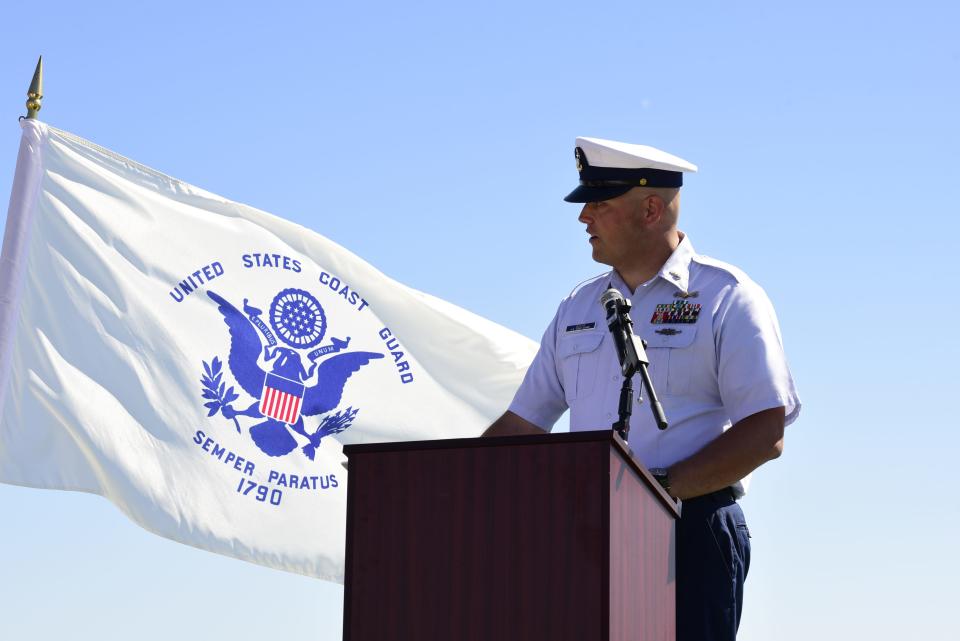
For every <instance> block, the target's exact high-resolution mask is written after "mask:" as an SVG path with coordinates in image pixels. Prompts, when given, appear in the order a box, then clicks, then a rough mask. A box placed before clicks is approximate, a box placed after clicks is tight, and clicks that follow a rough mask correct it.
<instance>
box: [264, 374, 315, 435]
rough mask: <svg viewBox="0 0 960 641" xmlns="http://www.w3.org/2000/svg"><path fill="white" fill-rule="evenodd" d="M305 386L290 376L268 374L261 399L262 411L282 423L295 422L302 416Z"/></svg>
mask: <svg viewBox="0 0 960 641" xmlns="http://www.w3.org/2000/svg"><path fill="white" fill-rule="evenodd" d="M303 390H304V386H303V385H301V384H300V383H298V382H296V381H291V380H290V379H289V378H284V377H282V376H277V375H276V374H267V379H266V380H265V381H264V383H263V397H261V399H260V413H261V414H263V415H264V416H267V417H269V418H272V419H275V420H278V421H280V422H282V423H289V424H291V425H292V424H294V423H296V422H297V419H299V418H300V403H301V401H302V400H303Z"/></svg>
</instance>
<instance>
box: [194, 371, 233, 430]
mask: <svg viewBox="0 0 960 641" xmlns="http://www.w3.org/2000/svg"><path fill="white" fill-rule="evenodd" d="M203 369H204V372H205V373H204V375H203V377H202V378H201V379H200V383H201V384H203V398H205V399H207V400H208V402H207V403H204V404H203V406H204V407H206V408H207V410H209V411H208V412H207V417H208V418H209V417H211V416H213V415H214V414H216V413H217V412H223V415H224V417H228V418H231V419H233V424H234V425H236V427H237V432H240V423H239V422H238V421H237V417H236V415H235V413H234V412H232V411H231V412H230V415H229V416H228V414H227V412H226V411H225V410H233V408H232V407H231V406H230V403H232V402H233V401H235V400H237V399H238V398H240V396H239V395H238V394H236V393H235V392H234V391H233V385H231V386H230V387H227V386H226V383H224V382H223V372H222V371H221V370H222V369H223V363H221V362H220V359H219V358H217V357H216V356H214V357H213V360H212V361H211V362H210V363H207V362H206V361H203Z"/></svg>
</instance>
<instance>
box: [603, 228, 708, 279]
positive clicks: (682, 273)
mask: <svg viewBox="0 0 960 641" xmlns="http://www.w3.org/2000/svg"><path fill="white" fill-rule="evenodd" d="M695 255H696V251H695V250H694V249H693V243H691V242H690V239H689V238H688V237H687V235H686V234H684V233H683V232H680V244H679V245H677V248H676V249H674V250H673V253H672V254H670V257H669V258H668V259H667V262H665V263H664V264H663V267H661V268H660V271H659V272H657V275H656V276H654V277H653V278H651V279H650V280H648V281H647V282H646V283H643V284H642V285H640V287H643V286H644V285H649V284H652V283H653V282H654V281H655V280H656V279H658V278H662V279H663V280H665V281H667V282H668V283H670V284H671V285H673V286H674V287H676V288H677V289H679V290H680V291H682V292H684V293H686V292H687V291H688V288H689V287H690V263H691V261H692V260H693V257H694V256H695ZM610 282H611V283H612V284H613V285H614V286H615V287H616V288H617V289H619V290H620V291H622V292H630V288H629V287H628V286H627V284H626V283H625V282H624V281H623V278H622V277H621V276H620V274H619V272H617V270H616V269H614V270H611V271H610ZM640 287H638V288H637V289H638V290H639V289H640ZM635 293H636V292H630V294H631V295H633V294H635Z"/></svg>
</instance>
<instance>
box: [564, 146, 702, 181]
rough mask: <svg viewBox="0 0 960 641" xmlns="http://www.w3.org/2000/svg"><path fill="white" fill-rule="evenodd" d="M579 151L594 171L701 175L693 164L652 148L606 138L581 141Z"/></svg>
mask: <svg viewBox="0 0 960 641" xmlns="http://www.w3.org/2000/svg"><path fill="white" fill-rule="evenodd" d="M577 147H580V149H582V150H583V153H584V155H585V156H586V157H587V161H588V162H589V163H590V165H591V166H593V167H618V168H621V169H663V170H665V171H689V172H694V173H696V171H697V166H696V165H694V164H693V163H689V162H687V161H686V160H684V159H683V158H680V157H679V156H674V155H673V154H668V153H667V152H665V151H662V150H660V149H657V148H656V147H650V146H648V145H634V144H632V143H629V142H617V141H616V140H604V139H603V138H577Z"/></svg>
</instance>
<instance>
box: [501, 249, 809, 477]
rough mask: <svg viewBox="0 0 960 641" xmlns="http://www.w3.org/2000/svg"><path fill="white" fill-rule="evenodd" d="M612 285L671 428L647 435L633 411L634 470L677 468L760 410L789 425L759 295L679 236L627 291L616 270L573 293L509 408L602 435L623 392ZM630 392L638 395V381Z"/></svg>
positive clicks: (777, 339) (769, 312) (792, 410)
mask: <svg viewBox="0 0 960 641" xmlns="http://www.w3.org/2000/svg"><path fill="white" fill-rule="evenodd" d="M611 285H612V286H613V287H615V288H617V289H618V290H619V291H620V293H621V294H623V296H624V297H625V298H628V299H630V301H631V303H632V305H633V309H632V310H631V318H632V319H633V326H634V333H635V334H636V335H637V336H639V337H640V338H642V339H643V340H645V341H646V342H647V349H646V352H647V357H648V358H649V360H650V365H649V372H650V376H651V379H652V381H653V386H654V389H655V390H656V392H657V396H658V397H659V399H660V402H661V403H662V404H663V408H664V412H665V414H666V416H667V420H668V422H669V423H670V427H668V428H667V429H666V430H664V431H661V430H659V429H657V427H656V424H655V423H654V420H653V417H652V414H651V412H650V409H649V407H648V406H647V404H646V403H642V404H637V403H636V402H635V403H634V406H633V414H632V416H631V419H630V434H629V442H630V447H631V449H632V450H633V451H634V453H635V454H636V455H637V457H638V458H639V459H640V461H641V462H643V464H644V465H646V466H647V467H667V466H669V465H672V464H673V463H675V462H677V461H679V460H682V459H685V458H687V457H688V456H690V455H692V454H693V453H695V452H697V451H698V450H700V449H701V448H702V447H703V446H705V445H706V444H707V443H709V442H711V441H712V440H714V439H715V438H717V437H718V436H720V435H721V434H722V433H723V432H724V431H725V430H727V429H728V428H729V427H730V426H731V425H732V424H734V423H736V422H738V421H740V420H741V419H743V418H746V417H747V416H750V415H751V414H755V413H757V412H760V411H762V410H766V409H771V408H774V407H783V408H784V410H785V413H786V423H787V424H788V425H789V424H790V423H792V422H793V421H794V420H795V419H796V417H797V415H798V414H799V411H800V399H799V398H798V396H797V392H796V389H795V386H794V382H793V378H792V376H791V374H790V370H789V368H788V366H787V361H786V356H785V355H784V350H783V344H782V340H781V336H780V328H779V325H778V323H777V318H776V314H775V313H774V310H773V306H772V305H771V304H770V301H769V299H768V298H767V295H766V294H765V293H764V291H763V290H762V289H761V288H760V287H759V286H758V285H757V284H756V283H754V282H753V281H752V280H750V279H749V278H748V277H747V276H746V275H745V274H744V273H743V272H741V271H740V270H738V269H737V268H735V267H732V266H730V265H727V264H725V263H722V262H720V261H717V260H714V259H712V258H708V257H706V256H700V255H698V254H696V252H695V251H694V249H693V245H692V244H691V242H690V240H689V239H688V238H687V237H685V236H684V237H683V238H682V239H681V241H680V244H679V245H678V246H677V249H676V250H675V251H674V252H673V254H672V255H671V256H670V258H669V259H668V260H667V262H666V263H664V265H663V268H662V269H661V270H660V272H659V273H658V274H657V275H656V276H655V277H654V278H652V279H651V280H649V281H647V282H646V283H643V284H642V285H640V286H639V287H638V288H637V290H636V291H633V292H631V291H630V289H629V287H628V286H627V285H626V284H625V283H624V282H623V280H622V279H621V278H620V275H619V274H618V273H617V272H616V270H613V271H611V272H609V273H606V274H603V275H601V276H599V277H597V278H594V279H591V280H589V281H586V282H585V283H582V284H581V285H579V286H578V287H577V288H576V289H574V291H573V292H572V293H571V294H570V295H569V296H568V297H567V298H566V299H564V300H563V301H562V302H561V303H560V306H559V308H558V309H557V313H556V315H555V316H554V318H553V321H552V322H551V323H550V326H549V327H547V330H546V332H544V335H543V339H542V341H541V343H540V349H539V351H538V352H537V355H536V357H534V360H533V363H532V364H531V366H530V368H529V369H528V370H527V374H526V377H525V378H524V380H523V383H522V384H521V385H520V388H519V389H518V390H517V393H516V396H515V397H514V399H513V402H512V403H511V405H510V408H509V409H510V411H512V412H514V413H515V414H517V415H519V416H521V417H522V418H524V419H526V420H528V421H530V422H531V423H534V424H536V425H538V426H540V427H542V428H544V429H551V428H552V426H553V424H554V423H555V422H556V420H557V419H558V418H559V417H560V415H561V414H563V412H564V411H565V410H566V409H567V408H569V409H570V429H571V431H581V430H599V429H610V428H611V426H612V425H613V423H614V422H615V421H616V420H617V419H618V415H617V412H618V407H619V399H620V388H621V385H622V383H623V378H622V376H621V373H620V365H619V362H618V360H617V355H616V351H615V348H614V344H613V339H612V337H611V336H610V333H609V330H608V329H607V325H606V320H605V313H604V310H603V308H602V306H601V305H600V302H599V301H600V296H601V295H602V294H603V292H604V291H606V290H607V288H608V287H610V286H611ZM633 389H634V394H635V395H636V396H640V394H641V390H640V376H639V374H638V375H636V377H635V379H634V381H633ZM643 396H644V397H645V396H646V394H645V393H644V394H643ZM742 486H746V479H745V480H744V482H743V483H742ZM741 489H742V488H741Z"/></svg>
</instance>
